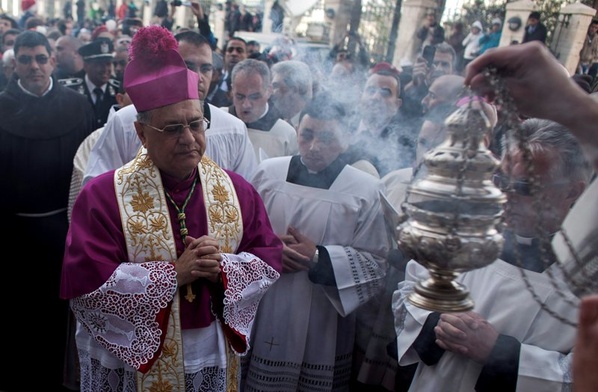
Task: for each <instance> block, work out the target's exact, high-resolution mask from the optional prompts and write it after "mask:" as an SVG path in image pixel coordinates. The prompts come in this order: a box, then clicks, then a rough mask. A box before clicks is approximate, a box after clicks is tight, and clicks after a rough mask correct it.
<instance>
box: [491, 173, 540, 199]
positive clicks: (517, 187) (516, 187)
mask: <svg viewBox="0 0 598 392" xmlns="http://www.w3.org/2000/svg"><path fill="white" fill-rule="evenodd" d="M492 182H493V183H494V185H496V187H497V188H498V189H500V190H501V191H503V192H514V193H516V194H518V195H521V196H531V195H532V184H531V183H530V182H528V181H522V180H518V181H511V179H510V178H509V177H507V176H505V175H503V174H494V175H493V176H492Z"/></svg>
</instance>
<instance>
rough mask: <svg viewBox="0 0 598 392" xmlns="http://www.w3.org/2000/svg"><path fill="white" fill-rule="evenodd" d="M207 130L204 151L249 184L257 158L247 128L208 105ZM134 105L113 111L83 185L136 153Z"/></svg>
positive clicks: (135, 115)
mask: <svg viewBox="0 0 598 392" xmlns="http://www.w3.org/2000/svg"><path fill="white" fill-rule="evenodd" d="M209 108H210V127H209V128H208V129H207V130H206V152H205V155H206V156H208V157H210V158H211V159H212V160H213V161H214V162H216V163H217V164H218V166H220V167H221V168H223V169H228V170H232V171H234V172H235V173H237V174H240V175H241V176H243V178H245V179H246V180H248V181H249V179H251V176H252V175H253V173H254V172H255V168H256V166H257V159H256V158H255V153H254V152H253V151H254V149H253V146H252V144H251V140H250V139H249V136H248V134H247V127H246V126H245V124H244V123H243V121H241V120H239V119H238V118H236V117H235V116H233V115H231V114H229V113H226V112H225V111H223V110H221V109H219V108H217V107H216V106H213V105H211V104H210V105H209ZM136 120H137V110H136V109H135V106H133V105H128V106H126V107H124V108H122V109H120V110H119V111H117V112H116V113H115V114H114V116H113V117H112V118H110V119H109V120H108V122H107V123H106V125H105V126H104V131H103V132H102V134H101V136H100V137H99V138H98V140H97V142H96V143H95V144H94V146H93V148H92V149H91V152H90V154H89V159H88V164H87V167H86V169H85V174H84V177H83V184H85V183H87V182H88V181H89V180H90V179H92V178H94V177H97V176H99V175H100V174H102V173H105V172H107V171H108V170H111V169H116V168H118V167H121V166H122V165H124V164H125V163H127V162H129V161H130V160H132V159H133V158H135V156H136V155H137V153H138V152H139V148H140V147H141V140H139V137H137V132H136V131H135V125H134V122H135V121H136Z"/></svg>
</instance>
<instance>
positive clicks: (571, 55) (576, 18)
mask: <svg viewBox="0 0 598 392" xmlns="http://www.w3.org/2000/svg"><path fill="white" fill-rule="evenodd" d="M595 14H596V10H595V9H594V8H592V7H588V6H587V5H584V4H581V3H574V4H568V5H566V6H565V7H563V8H562V10H561V14H560V15H559V21H558V24H557V27H556V29H555V31H554V32H553V36H552V43H551V50H552V52H553V53H554V55H555V56H556V57H557V59H558V60H559V61H560V62H561V64H563V65H564V66H565V68H567V71H569V74H570V75H573V74H574V73H575V70H576V68H577V65H578V63H579V52H580V51H581V48H582V46H583V42H584V40H585V37H586V34H587V31H588V26H589V25H590V23H591V22H592V18H593V17H594V15H595Z"/></svg>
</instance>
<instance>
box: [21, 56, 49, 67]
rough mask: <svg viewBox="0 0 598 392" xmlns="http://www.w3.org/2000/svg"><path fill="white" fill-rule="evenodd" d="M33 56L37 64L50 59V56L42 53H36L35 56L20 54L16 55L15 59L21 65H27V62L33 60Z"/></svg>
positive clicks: (42, 63)
mask: <svg viewBox="0 0 598 392" xmlns="http://www.w3.org/2000/svg"><path fill="white" fill-rule="evenodd" d="M34 58H35V62H36V63H38V64H39V65H44V64H47V63H48V60H50V58H49V57H48V56H46V55H43V54H38V55H36V56H35V57H33V56H27V55H22V56H19V57H17V61H18V62H19V63H21V64H23V65H28V64H31V61H33V59H34Z"/></svg>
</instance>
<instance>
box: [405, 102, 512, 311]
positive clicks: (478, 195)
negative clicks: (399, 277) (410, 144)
mask: <svg viewBox="0 0 598 392" xmlns="http://www.w3.org/2000/svg"><path fill="white" fill-rule="evenodd" d="M474 104H475V103H474ZM477 106H478V108H475V107H473V104H468V105H463V106H461V107H460V108H459V109H457V110H456V111H455V112H454V113H453V114H451V115H450V116H449V117H448V118H447V119H446V121H445V127H446V130H447V137H446V139H445V140H444V141H443V142H442V143H441V144H440V145H439V146H437V147H436V148H434V149H432V150H430V151H428V153H427V154H426V156H425V158H424V163H425V166H426V169H427V173H426V174H425V175H424V177H422V178H420V179H416V180H414V181H413V182H412V184H411V185H410V186H409V188H408V190H407V196H406V198H405V201H404V202H403V204H402V205H401V208H402V210H403V212H404V213H405V216H406V220H405V221H404V222H403V223H402V224H400V225H399V226H398V227H397V240H398V243H399V246H400V247H401V249H403V250H404V251H406V252H407V253H410V255H411V256H412V257H413V258H414V259H415V260H416V261H417V262H419V263H420V264H422V265H423V266H424V267H426V268H427V270H428V271H429V273H430V277H429V278H428V279H427V280H423V281H419V282H417V283H416V285H415V289H414V292H413V293H411V295H410V296H409V301H410V302H411V303H413V304H414V305H415V306H417V307H420V308H423V309H428V310H432V311H437V312H463V311H467V310H471V309H472V308H473V306H474V302H473V300H472V299H471V298H470V296H469V291H468V290H467V288H466V287H465V286H464V285H462V284H460V283H459V282H456V281H455V279H456V278H457V277H458V276H459V274H460V273H462V272H465V271H470V270H473V269H476V268H481V267H485V266H487V265H489V264H490V263H492V262H494V261H495V260H496V258H497V257H498V256H499V255H500V252H501V249H502V245H503V238H502V235H501V233H500V231H501V227H502V211H503V204H504V203H505V201H506V197H505V195H504V194H503V193H502V192H501V191H500V189H498V188H497V187H496V186H494V184H493V183H492V175H493V173H494V171H495V170H496V168H497V167H498V165H499V161H498V160H497V159H496V158H494V156H493V155H492V153H491V152H490V150H488V148H486V146H485V144H484V143H483V138H484V135H486V134H489V133H490V132H491V125H490V122H489V120H488V117H487V116H486V115H485V114H484V112H483V111H482V110H481V109H479V104H478V105H477Z"/></svg>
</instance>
